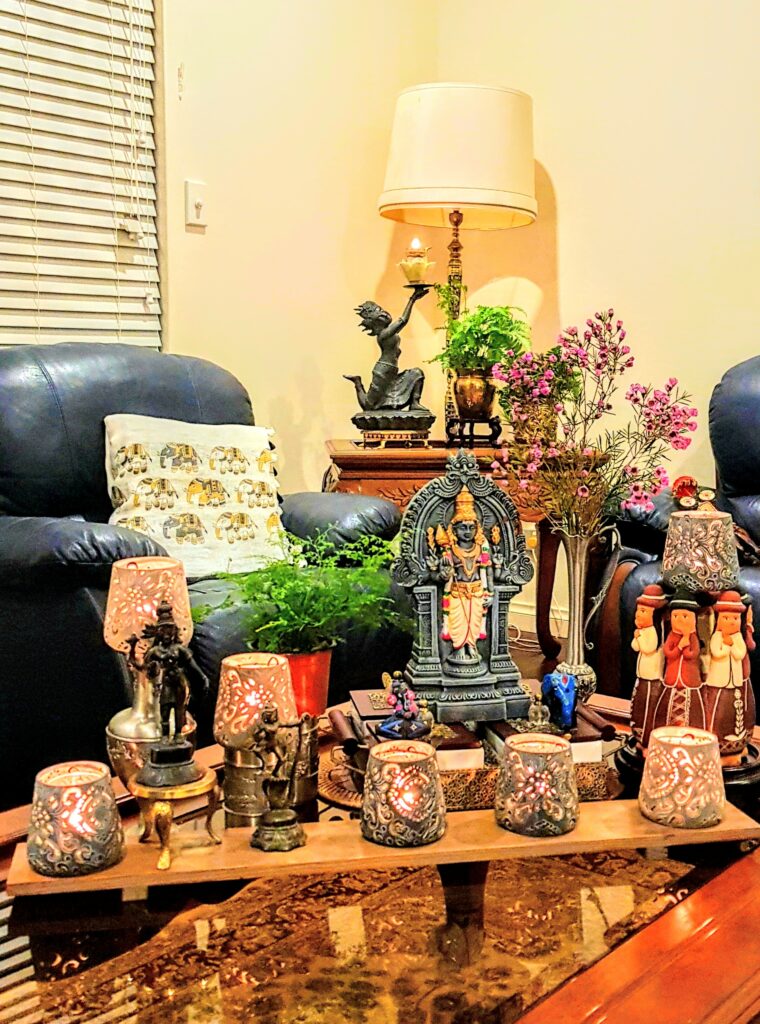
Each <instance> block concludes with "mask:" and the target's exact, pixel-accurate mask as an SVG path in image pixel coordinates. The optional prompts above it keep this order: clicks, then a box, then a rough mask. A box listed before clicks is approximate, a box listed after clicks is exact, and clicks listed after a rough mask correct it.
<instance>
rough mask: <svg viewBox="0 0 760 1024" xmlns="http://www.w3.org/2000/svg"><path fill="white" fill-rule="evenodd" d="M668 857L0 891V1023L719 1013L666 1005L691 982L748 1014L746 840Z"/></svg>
mask: <svg viewBox="0 0 760 1024" xmlns="http://www.w3.org/2000/svg"><path fill="white" fill-rule="evenodd" d="M326 813H327V815H328V816H330V815H333V814H336V813H338V812H336V811H333V810H328V811H327V812H326ZM129 827H130V828H132V829H136V828H137V825H136V822H132V823H131V824H130V825H129ZM357 827H358V825H357ZM202 829H203V823H202V821H197V820H194V821H190V822H188V823H185V824H183V825H181V826H180V827H179V828H178V829H177V833H178V835H182V833H183V832H185V833H189V832H193V831H195V830H199V831H200V830H202ZM671 854H672V855H671V856H669V855H668V854H667V852H666V851H664V850H651V851H632V850H627V851H621V852H617V853H616V852H611V853H597V854H584V855H572V856H564V857H551V858H539V859H531V860H510V861H498V862H494V863H492V864H491V865H490V870H489V872H488V880H487V884H486V886H485V889H483V887H482V886H480V885H479V884H478V881H479V880H478V878H477V872H475V875H474V876H473V877H472V878H470V879H469V880H468V879H463V878H462V877H461V876H457V875H456V873H455V872H448V873H447V871H446V870H445V869H439V870H436V869H435V868H418V869H411V868H398V869H394V870H392V871H365V872H343V873H336V874H334V875H312V876H304V877H288V878H282V879H275V880H272V879H270V880H267V879H260V880H256V881H253V882H250V883H224V884H221V883H218V884H209V883H202V884H197V885H194V886H192V887H190V886H187V887H167V888H163V889H153V890H150V892H149V893H148V897H147V899H143V900H137V901H132V902H122V901H121V897H120V894H118V893H113V892H112V893H100V894H80V895H78V896H38V897H31V896H28V897H23V898H21V897H19V898H16V899H15V900H11V899H10V897H8V896H7V894H3V895H2V896H0V1022H1V1024H48V1022H49V1024H53V1022H55V1024H74V1022H92V1024H95V1022H103V1024H106V1022H108V1024H112V1022H113V1024H119V1022H135V1024H138V1022H139V1024H153V1022H156V1024H158V1022H160V1024H174V1022H177V1024H179V1022H182V1024H200V1022H203V1024H222V1022H224V1024H227V1022H247V1021H253V1022H256V1024H313V1022H325V1024H386V1022H388V1024H393V1022H398V1024H406V1022H418V1021H419V1022H425V1024H507V1022H510V1021H517V1020H524V1021H525V1022H526V1024H543V1022H550V1021H551V1022H552V1024H558V1022H560V1021H562V1022H565V1021H568V1022H571V1021H576V1020H578V1021H585V1020H588V1021H589V1022H590V1021H592V1020H594V1021H600V1022H601V1021H617V1020H621V1021H622V1020H625V1019H627V1020H629V1021H632V1022H636V1021H644V1020H647V1019H651V1020H652V1022H655V1021H656V1022H657V1024H668V1022H670V1021H672V1022H673V1024H676V1022H677V1024H684V1022H685V1021H687V1020H688V1021H692V1020H694V1021H702V1020H705V1021H707V1020H709V1021H711V1022H712V1024H715V1022H717V1021H720V1020H722V1019H724V1018H723V1017H721V1016H706V1015H705V1016H699V1015H693V1016H687V1015H686V1014H685V1011H683V1007H682V1005H681V1004H680V1003H679V1002H678V998H681V999H685V1000H688V999H692V1000H694V999H695V998H696V996H697V994H699V993H700V986H701V985H703V986H705V992H704V993H703V994H699V998H698V1000H697V1006H696V1010H695V1013H697V1011H699V1012H702V1011H704V1012H705V1013H707V1012H708V1011H710V1012H712V1010H713V1009H715V1007H716V1006H717V1007H718V1010H720V1007H722V1006H724V1005H725V1004H726V1001H727V1000H728V1001H729V1002H730V1001H731V1000H734V1002H736V1001H737V999H738V1000H739V1002H741V1003H742V1007H743V1008H742V1011H741V1012H743V1013H745V1016H741V1014H740V1013H739V1012H738V1009H737V1007H736V1006H733V1005H732V1012H733V1014H734V1015H733V1016H727V1017H725V1020H731V1021H741V1020H750V1019H751V1016H747V1015H746V1014H747V1013H750V1010H751V1006H752V1000H753V999H754V997H755V995H757V999H758V1000H759V1002H758V1005H757V1010H758V1011H760V982H758V980H757V977H756V975H757V974H758V968H760V950H758V949H757V948H753V944H756V943H755V940H754V938H752V937H751V936H752V926H751V921H750V920H749V918H748V917H747V915H748V910H749V907H748V904H749V899H748V894H749V892H750V891H751V889H752V886H753V885H754V886H755V887H756V886H757V885H759V884H760V851H758V853H747V852H743V851H742V850H740V849H739V848H738V847H737V845H736V844H722V845H720V846H716V847H701V848H696V847H680V848H673V850H672V851H671ZM439 871H440V874H439ZM442 883H443V884H446V885H447V886H448V894H447V899H446V900H444V893H443V885H442ZM755 891H757V890H755ZM447 906H448V914H447ZM716 943H718V944H717V945H716ZM647 986H649V987H647ZM755 989H757V992H755ZM680 990H683V992H682V995H681V996H680V997H678V995H677V993H678V992H679V991H680ZM653 997H657V998H656V1002H657V1007H656V1008H655V1009H652V1010H651V1012H650V1011H648V1010H647V1011H646V1012H647V1014H648V1015H649V1016H648V1017H647V1016H645V1015H643V1014H644V1011H643V1010H642V1007H645V1006H648V1005H649V1004H648V1003H646V999H649V998H653ZM642 999H644V1000H645V1001H644V1002H640V1001H641V1000H642ZM674 1000H675V1002H674ZM745 1003H746V1006H745V1005H744V1004H745ZM608 1005H609V1007H612V1009H610V1011H609V1012H607V1010H606V1007H607V1006H608ZM734 1011H736V1012H734ZM716 1012H717V1011H716ZM632 1014H633V1015H632Z"/></svg>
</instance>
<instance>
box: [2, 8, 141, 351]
mask: <svg viewBox="0 0 760 1024" xmlns="http://www.w3.org/2000/svg"><path fill="white" fill-rule="evenodd" d="M153 14H154V0H0V344H6V345H7V344H28V343H30V342H39V343H46V342H57V341H106V342H108V341H114V342H115V341H122V342H131V343H133V344H136V345H147V346H154V347H160V343H161V334H160V331H161V322H160V295H159V277H158V259H157V248H158V246H157V239H156V173H155V163H156V162H155V143H154V132H153V83H154V77H155V76H154V66H155V51H154V36H153V29H154V20H153Z"/></svg>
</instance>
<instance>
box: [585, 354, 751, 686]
mask: <svg viewBox="0 0 760 1024" xmlns="http://www.w3.org/2000/svg"><path fill="white" fill-rule="evenodd" d="M709 431H710V443H711V445H712V450H713V456H714V458H715V478H716V499H715V503H716V505H717V506H718V508H720V509H722V510H723V511H726V512H730V513H731V515H732V516H733V517H734V520H735V522H736V523H738V525H739V526H741V527H743V528H744V529H745V530H746V531H747V533H748V534H749V535H750V537H751V538H752V540H753V541H754V542H755V544H758V545H760V356H754V357H753V358H752V359H747V360H746V361H745V362H743V363H739V365H738V366H734V367H732V368H731V369H730V370H728V371H727V372H726V373H725V374H724V376H723V378H722V379H721V381H720V383H719V384H718V385H717V386H716V387H715V389H714V391H713V393H712V397H711V399H710V411H709ZM700 482H701V483H705V484H706V483H708V481H700ZM675 507H676V506H675V504H674V502H673V498H672V495H671V494H670V492H669V491H665V492H663V494H661V495H659V496H658V497H657V498H656V499H655V510H654V512H650V513H639V512H633V513H627V514H626V515H625V516H624V517H621V519H620V522H619V524H618V525H619V528H620V533H621V537H622V540H623V551H622V553H621V559H620V564H619V566H618V569H617V571H616V573H615V577H614V579H613V586H612V587H611V588H610V593H609V595H608V597H607V599H606V601H605V604H604V607H603V609H602V612H601V616H600V623H599V628H598V629H597V640H598V643H597V648H598V657H597V670H598V674H599V683H600V685H599V689H600V690H601V691H602V692H604V693H612V694H615V695H616V696H622V697H630V695H631V692H632V690H633V684H634V681H635V671H636V656H635V654H634V652H633V651H632V650H631V646H630V638H631V637H632V636H633V630H634V613H635V610H636V598H637V597H638V596H639V595H640V594H641V592H642V591H643V589H644V587H645V586H647V585H648V584H649V583H655V582H657V581H658V580H659V578H660V576H661V573H662V566H661V561H660V559H661V556H662V552H663V549H664V546H665V534H666V532H667V528H668V521H669V519H670V514H671V513H672V512H673V511H674V509H675ZM740 562H741V558H740ZM739 583H740V587H741V589H742V590H743V591H744V592H745V593H747V594H749V595H750V597H751V598H752V605H753V609H754V613H755V617H756V619H757V617H758V615H759V614H760V567H758V566H752V565H745V566H742V568H741V571H740V574H739ZM750 661H751V666H752V678H753V680H754V688H755V694H756V696H758V697H760V645H758V649H757V650H755V651H754V652H753V653H752V654H751V655H750Z"/></svg>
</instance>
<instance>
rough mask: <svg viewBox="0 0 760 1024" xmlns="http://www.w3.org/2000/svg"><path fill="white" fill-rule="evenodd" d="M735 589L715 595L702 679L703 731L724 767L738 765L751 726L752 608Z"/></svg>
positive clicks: (752, 698) (752, 719)
mask: <svg viewBox="0 0 760 1024" xmlns="http://www.w3.org/2000/svg"><path fill="white" fill-rule="evenodd" d="M747 602H748V599H747V598H746V597H743V596H742V595H741V594H740V593H739V591H738V590H724V591H723V593H721V594H719V595H718V599H717V601H716V602H715V605H714V610H715V613H716V620H715V629H714V631H713V634H712V636H711V637H710V660H709V667H708V670H707V678H706V680H705V687H704V692H705V709H706V716H707V723H706V724H707V728H708V729H709V730H710V731H711V732H714V733H715V734H716V735H717V736H718V739H719V740H720V752H721V757H722V759H723V762H724V764H738V763H739V761H740V760H741V757H742V755H743V754H744V753H746V749H747V739H748V737H749V735H750V733H751V731H752V728H753V726H754V723H755V700H754V695H753V693H752V684H751V683H750V679H749V654H748V646H749V645H748V642H747V641H748V640H749V644H751V645H752V646H754V639H753V636H752V633H753V632H754V630H753V626H752V609H751V606H750V607H749V608H748V603H747Z"/></svg>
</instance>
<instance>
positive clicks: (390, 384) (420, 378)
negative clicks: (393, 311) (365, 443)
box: [345, 284, 435, 435]
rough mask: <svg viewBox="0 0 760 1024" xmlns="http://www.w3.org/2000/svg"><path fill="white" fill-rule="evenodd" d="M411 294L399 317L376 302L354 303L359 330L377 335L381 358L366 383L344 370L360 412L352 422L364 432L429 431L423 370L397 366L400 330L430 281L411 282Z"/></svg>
mask: <svg viewBox="0 0 760 1024" xmlns="http://www.w3.org/2000/svg"><path fill="white" fill-rule="evenodd" d="M410 287H411V288H412V294H411V296H410V298H409V301H408V302H407V304H406V308H405V310H404V312H403V313H402V314H401V316H400V317H399V318H398V320H393V318H392V317H391V315H390V313H388V312H387V311H386V310H384V309H383V308H382V307H381V306H378V304H377V303H376V302H363V303H362V304H361V306H357V308H356V312H357V313H358V314H359V320H360V321H361V326H362V330H364V331H366V332H367V334H371V335H372V336H373V337H374V338H376V339H377V344H378V346H379V348H380V358H379V359H378V360H377V362H376V363H375V365H374V367H373V368H372V380H371V381H370V384H369V387H366V388H365V386H364V384H363V383H362V379H361V377H360V376H358V375H357V374H346V375H345V377H346V380H348V381H350V382H351V383H352V384H353V385H354V388H355V389H356V398H357V400H358V402H359V405H360V406H361V412H358V413H357V414H356V415H355V416H353V417H352V419H351V422H352V423H354V425H355V426H357V427H358V428H359V430H361V431H364V432H365V433H376V432H382V431H413V432H414V433H418V434H424V435H427V433H428V432H429V431H430V427H431V426H432V425H433V422H434V421H435V416H434V415H433V413H431V411H430V410H429V409H426V408H425V406H424V405H422V404H421V401H420V399H421V397H422V388H423V386H424V384H425V374H424V373H423V372H422V370H420V369H419V367H414V368H413V369H411V370H399V368H398V361H399V357H400V355H401V331H402V330H403V328H404V327H406V325H407V324H408V323H409V317H410V316H411V315H412V309H413V308H414V304H415V302H417V301H418V299H421V298H422V296H423V295H427V293H428V291H429V290H430V288H432V285H429V284H415V285H411V286H410Z"/></svg>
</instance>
